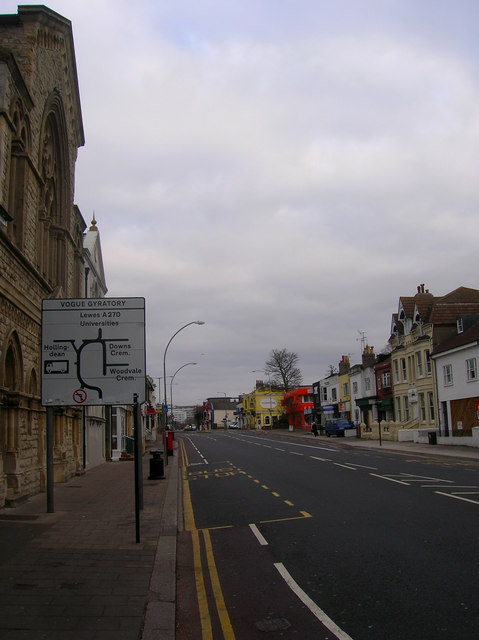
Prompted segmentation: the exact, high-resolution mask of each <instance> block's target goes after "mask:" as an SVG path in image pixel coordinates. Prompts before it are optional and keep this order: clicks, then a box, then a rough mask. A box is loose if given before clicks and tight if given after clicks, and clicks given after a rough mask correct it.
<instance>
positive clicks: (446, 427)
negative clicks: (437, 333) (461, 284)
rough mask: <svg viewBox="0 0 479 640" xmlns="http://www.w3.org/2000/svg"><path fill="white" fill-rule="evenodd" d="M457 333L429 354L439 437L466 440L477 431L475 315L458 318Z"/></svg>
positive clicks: (478, 321) (478, 327) (478, 318)
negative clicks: (435, 380) (437, 409)
mask: <svg viewBox="0 0 479 640" xmlns="http://www.w3.org/2000/svg"><path fill="white" fill-rule="evenodd" d="M456 327H457V331H456V333H455V335H453V336H452V337H451V338H450V339H449V340H446V341H444V342H443V343H442V344H441V345H439V346H438V347H436V348H435V349H434V351H433V352H432V354H431V357H432V359H433V362H434V364H435V371H436V379H437V394H438V398H437V399H438V406H439V416H438V418H439V433H440V435H442V436H453V437H456V438H467V437H469V436H472V429H473V428H474V427H479V371H478V362H479V315H472V316H468V315H467V316H459V317H458V318H457V323H456Z"/></svg>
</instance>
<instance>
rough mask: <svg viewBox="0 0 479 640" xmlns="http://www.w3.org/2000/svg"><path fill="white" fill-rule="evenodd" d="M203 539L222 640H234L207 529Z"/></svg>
mask: <svg viewBox="0 0 479 640" xmlns="http://www.w3.org/2000/svg"><path fill="white" fill-rule="evenodd" d="M203 537H204V539H205V546H206V557H207V559H208V570H209V572H210V578H211V586H212V587H213V593H214V596H215V602H216V609H217V611H218V616H219V619H220V623H221V628H222V629H223V637H224V640H235V634H234V631H233V627H232V626H231V620H230V617H229V614H228V610H227V609H226V605H225V601H224V598H223V591H222V589H221V584H220V579H219V576H218V571H217V569H216V563H215V558H214V555H213V547H212V544H211V537H210V532H209V531H208V530H207V529H204V530H203Z"/></svg>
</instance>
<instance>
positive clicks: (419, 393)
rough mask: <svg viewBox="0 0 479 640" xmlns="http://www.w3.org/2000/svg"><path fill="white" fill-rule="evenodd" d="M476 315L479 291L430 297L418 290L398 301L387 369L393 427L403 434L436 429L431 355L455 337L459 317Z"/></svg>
mask: <svg viewBox="0 0 479 640" xmlns="http://www.w3.org/2000/svg"><path fill="white" fill-rule="evenodd" d="M476 313H477V314H479V290H477V289H470V288H467V287H459V288H457V289H455V290H454V291H451V292H450V293H448V294H446V295H444V296H440V297H437V296H433V295H432V293H430V292H429V291H428V290H425V289H424V285H419V286H418V288H417V293H416V295H415V296H412V297H405V296H402V297H400V298H399V303H398V311H397V313H395V314H393V318H392V323H391V336H390V338H389V344H390V345H391V350H392V351H391V367H392V384H393V392H394V414H395V421H396V424H398V423H399V424H400V427H401V428H402V429H418V428H431V427H434V428H436V427H437V425H438V416H437V412H436V408H437V398H436V384H435V376H434V370H433V366H432V361H431V354H432V352H433V351H434V350H436V349H437V348H438V347H439V346H440V345H442V344H443V343H444V342H445V341H447V340H449V339H450V338H452V337H453V336H454V334H455V333H456V332H457V321H458V319H459V318H460V317H463V316H465V315H471V314H476Z"/></svg>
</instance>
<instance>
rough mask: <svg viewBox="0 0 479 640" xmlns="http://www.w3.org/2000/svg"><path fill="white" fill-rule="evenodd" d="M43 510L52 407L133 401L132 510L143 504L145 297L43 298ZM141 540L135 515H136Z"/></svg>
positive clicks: (50, 497)
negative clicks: (45, 410)
mask: <svg viewBox="0 0 479 640" xmlns="http://www.w3.org/2000/svg"><path fill="white" fill-rule="evenodd" d="M41 349H42V405H43V406H45V407H46V408H47V452H46V458H47V460H46V466H47V511H48V512H49V513H52V512H53V511H54V500H53V497H54V496H53V493H54V492H53V486H54V470H53V461H54V458H53V456H54V438H53V431H54V430H53V420H54V416H53V407H58V406H77V407H78V406H83V407H85V406H87V405H92V406H95V405H105V406H111V405H122V404H126V405H129V404H131V401H132V398H133V402H134V421H135V496H136V500H135V502H136V505H135V506H136V509H137V510H138V511H139V509H140V508H143V491H142V490H143V485H142V480H143V477H142V469H141V442H142V439H141V416H140V404H142V403H143V402H145V401H146V350H145V299H144V298H79V299H60V298H58V299H57V298H55V299H47V300H43V301H42V347H41ZM137 542H139V518H137Z"/></svg>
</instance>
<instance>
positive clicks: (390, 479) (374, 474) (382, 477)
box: [369, 473, 410, 487]
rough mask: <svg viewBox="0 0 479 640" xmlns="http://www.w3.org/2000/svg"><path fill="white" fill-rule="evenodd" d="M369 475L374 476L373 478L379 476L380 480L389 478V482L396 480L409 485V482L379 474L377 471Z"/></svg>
mask: <svg viewBox="0 0 479 640" xmlns="http://www.w3.org/2000/svg"><path fill="white" fill-rule="evenodd" d="M369 475H370V476H374V477H375V478H381V479H382V480H389V482H397V483H398V484H405V485H406V486H408V487H409V486H410V484H409V482H403V481H402V480H395V479H394V478H388V477H387V476H380V475H379V474H377V473H370V474H369Z"/></svg>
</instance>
